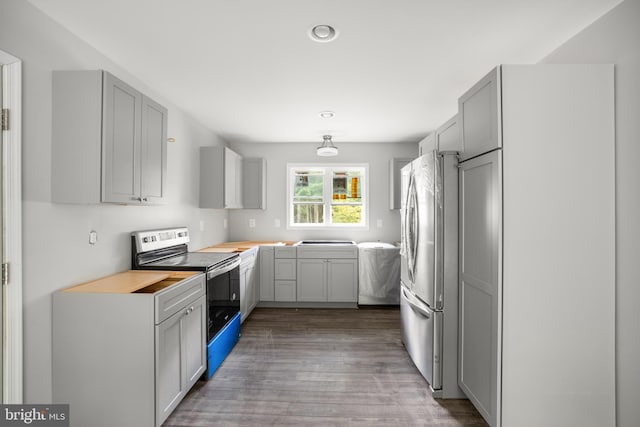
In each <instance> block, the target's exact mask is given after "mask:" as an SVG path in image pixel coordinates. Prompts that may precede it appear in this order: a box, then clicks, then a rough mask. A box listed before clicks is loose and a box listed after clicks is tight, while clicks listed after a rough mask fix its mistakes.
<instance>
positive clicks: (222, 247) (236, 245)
mask: <svg viewBox="0 0 640 427" xmlns="http://www.w3.org/2000/svg"><path fill="white" fill-rule="evenodd" d="M294 243H295V242H287V241H279V242H274V241H272V240H245V241H243V242H225V243H219V244H217V245H213V246H209V247H207V248H203V249H200V250H199V251H198V252H244V251H246V250H248V249H251V248H254V247H256V246H260V245H276V246H291V245H293V244H294Z"/></svg>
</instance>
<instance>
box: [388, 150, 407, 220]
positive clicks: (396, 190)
mask: <svg viewBox="0 0 640 427" xmlns="http://www.w3.org/2000/svg"><path fill="white" fill-rule="evenodd" d="M411 160H413V159H410V158H405V157H395V158H393V159H391V160H389V209H391V210H393V209H400V192H401V190H400V184H401V183H400V170H401V169H402V168H403V167H405V166H406V165H407V163H409V162H411Z"/></svg>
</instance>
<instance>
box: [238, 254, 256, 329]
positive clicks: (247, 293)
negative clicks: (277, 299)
mask: <svg viewBox="0 0 640 427" xmlns="http://www.w3.org/2000/svg"><path fill="white" fill-rule="evenodd" d="M254 265H255V264H254V263H251V264H248V265H245V266H243V267H241V268H240V313H242V316H241V321H242V322H244V320H245V319H246V318H247V316H249V314H250V313H251V310H253V309H254V308H255V306H256V303H257V299H256V290H255V288H256V286H255V282H256V280H255V268H254Z"/></svg>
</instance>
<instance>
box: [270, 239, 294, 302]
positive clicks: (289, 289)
mask: <svg viewBox="0 0 640 427" xmlns="http://www.w3.org/2000/svg"><path fill="white" fill-rule="evenodd" d="M296 277H298V272H297V269H296V248H294V247H291V246H288V247H276V248H275V259H274V301H278V302H293V301H296V300H297V293H296Z"/></svg>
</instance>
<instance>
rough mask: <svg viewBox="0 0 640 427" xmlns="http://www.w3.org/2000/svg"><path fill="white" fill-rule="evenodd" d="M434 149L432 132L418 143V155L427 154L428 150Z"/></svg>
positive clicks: (434, 142) (434, 141)
mask: <svg viewBox="0 0 640 427" xmlns="http://www.w3.org/2000/svg"><path fill="white" fill-rule="evenodd" d="M435 149H436V138H435V135H434V134H433V133H430V134H429V135H427V136H425V137H424V138H423V139H422V140H421V141H420V142H419V143H418V156H422V155H423V154H427V153H428V152H430V151H433V150H435Z"/></svg>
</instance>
